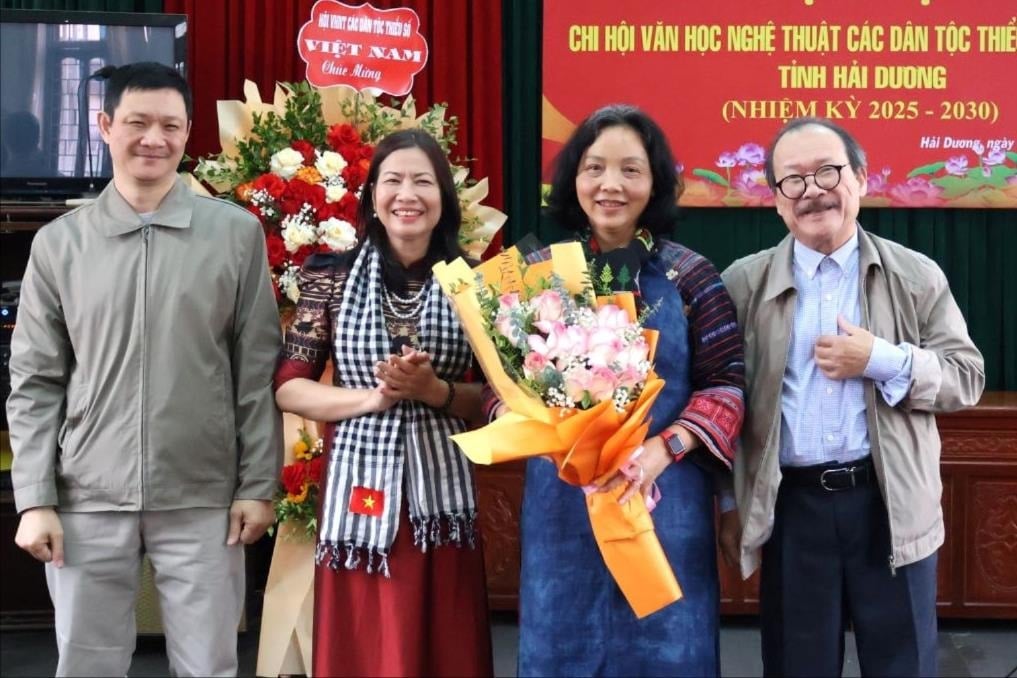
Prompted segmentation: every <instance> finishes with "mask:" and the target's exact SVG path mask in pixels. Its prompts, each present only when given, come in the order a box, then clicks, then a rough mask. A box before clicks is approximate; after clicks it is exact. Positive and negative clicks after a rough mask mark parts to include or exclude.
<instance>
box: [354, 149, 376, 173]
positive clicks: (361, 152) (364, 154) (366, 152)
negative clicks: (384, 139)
mask: <svg viewBox="0 0 1017 678" xmlns="http://www.w3.org/2000/svg"><path fill="white" fill-rule="evenodd" d="M357 155H358V156H359V158H360V159H361V160H366V161H367V164H366V165H364V169H365V170H366V169H367V167H368V166H369V165H370V164H371V158H373V157H374V146H371V145H370V144H361V146H360V148H358V149H357ZM362 164H363V163H362Z"/></svg>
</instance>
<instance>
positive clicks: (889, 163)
mask: <svg viewBox="0 0 1017 678" xmlns="http://www.w3.org/2000/svg"><path fill="white" fill-rule="evenodd" d="M873 7H874V4H873V3H846V2H833V1H832V0H776V1H774V2H759V1H758V0H728V1H727V2H723V3H709V2H707V3H698V2H666V3H665V2H639V3H619V2H618V1H617V0H584V1H583V2H574V1H573V0H544V27H543V30H544V36H543V64H544V66H543V69H544V81H543V90H544V100H543V163H544V176H545V179H546V178H547V177H549V176H550V172H549V166H550V163H551V161H552V160H553V158H554V156H555V154H556V153H557V152H558V150H559V149H560V148H561V144H562V143H563V142H564V140H565V139H566V138H568V135H569V133H570V132H571V131H572V130H573V129H574V128H575V125H576V124H578V123H579V122H580V121H581V120H582V119H583V118H584V117H586V115H588V114H589V113H590V112H592V111H593V110H595V109H597V108H599V107H600V106H603V105H605V104H608V103H613V102H626V103H631V104H635V105H637V106H639V107H641V108H642V109H644V110H645V111H646V112H647V113H649V114H650V115H651V116H652V117H653V118H654V119H655V120H656V121H657V122H658V123H660V125H661V126H662V127H663V128H664V131H665V132H666V133H667V135H668V138H669V139H670V141H671V144H672V148H673V150H674V152H675V155H676V157H677V159H678V161H679V165H680V169H681V172H682V176H683V179H684V181H685V183H686V186H687V189H686V192H685V194H684V195H683V196H682V200H681V203H682V204H684V205H694V206H716V207H724V206H743V205H768V204H772V203H773V197H772V193H771V191H770V190H769V188H768V187H767V186H766V181H765V178H764V176H763V159H764V153H765V147H766V146H767V145H768V144H769V143H770V140H771V139H772V137H773V135H774V134H775V133H776V131H777V130H778V129H779V128H780V126H781V125H782V124H783V123H784V122H786V121H787V120H788V119H790V118H794V117H800V116H805V115H815V116H820V117H825V118H831V119H833V120H834V121H836V122H838V123H839V124H841V125H843V126H844V127H845V128H846V129H848V130H849V131H850V132H851V133H852V134H854V135H855V137H856V138H857V139H858V140H859V142H860V143H861V145H862V147H863V148H864V149H865V150H866V152H867V153H868V170H869V185H868V196H867V197H866V198H865V199H864V200H863V204H865V205H867V206H891V205H892V206H900V207H929V206H935V207H1009V208H1013V207H1017V143H1015V139H1017V84H1015V83H1017V77H1015V75H1014V74H1015V72H1017V59H1015V58H1014V57H1015V55H1017V17H1015V14H1014V9H1015V6H1014V5H1013V3H1011V2H977V1H973V0H893V1H892V2H883V3H880V4H879V5H878V11H875V12H874V11H873Z"/></svg>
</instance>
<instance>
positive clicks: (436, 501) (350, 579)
mask: <svg viewBox="0 0 1017 678" xmlns="http://www.w3.org/2000/svg"><path fill="white" fill-rule="evenodd" d="M358 221H359V224H358V225H359V227H360V231H361V232H363V233H364V234H365V235H366V238H365V241H364V243H363V245H362V246H361V247H360V248H358V249H357V250H355V251H353V252H351V253H348V254H344V255H327V256H326V255H316V256H315V257H312V258H311V259H309V260H308V262H307V263H306V264H305V265H304V269H303V271H302V272H301V284H300V300H299V302H298V304H297V310H296V314H295V316H294V319H293V323H292V325H291V326H290V329H289V331H288V332H287V335H286V345H285V348H284V355H283V356H282V360H281V362H280V365H279V368H278V370H277V373H276V388H277V391H276V400H277V402H278V404H279V407H280V408H281V409H283V410H285V411H288V412H295V413H297V414H300V415H302V416H304V417H307V418H309V419H315V420H319V421H327V422H334V423H335V426H334V433H333V434H332V435H331V436H330V437H331V440H330V442H331V445H330V450H331V451H330V455H329V464H328V472H327V479H326V483H325V486H324V499H323V502H322V507H321V515H320V520H319V533H318V545H317V549H316V553H315V560H316V563H317V567H316V569H315V573H316V574H315V601H314V603H315V610H314V643H313V653H314V659H313V673H314V675H318V676H339V675H373V676H381V675H403V676H408V675H491V674H492V673H493V667H492V663H491V645H490V635H489V629H488V619H487V597H486V589H485V579H484V561H483V553H482V551H481V549H480V548H478V546H479V535H478V534H477V527H476V494H475V489H474V481H473V472H472V468H471V467H470V465H469V462H468V461H466V459H465V457H463V456H462V455H461V454H460V453H459V452H458V450H457V449H456V448H455V446H454V445H453V443H452V442H451V440H450V439H449V436H450V435H452V434H455V433H459V432H462V431H464V430H465V429H466V422H467V421H469V420H471V419H476V418H477V417H478V416H479V413H480V393H479V387H478V386H477V385H476V384H467V383H464V382H463V376H464V374H465V373H466V371H467V369H468V368H469V367H470V365H471V362H472V353H471V351H470V347H469V345H468V343H467V341H466V338H465V337H464V335H463V333H462V331H461V329H460V327H459V323H458V321H457V319H456V316H455V313H454V312H453V310H452V308H451V307H450V305H449V304H448V302H447V301H446V300H445V297H444V296H443V295H442V292H441V290H440V288H439V286H438V284H437V283H436V282H434V281H433V279H432V277H431V266H432V265H433V264H434V263H436V262H437V261H439V260H451V259H454V258H456V257H458V256H462V252H461V250H460V248H459V244H458V239H457V236H458V231H459V225H460V221H461V213H460V209H459V202H458V199H457V196H456V191H455V185H454V182H453V179H452V174H451V171H450V168H449V164H448V161H447V160H446V158H445V155H444V153H443V152H442V150H441V147H440V146H439V145H438V143H437V142H436V141H435V140H434V139H433V138H432V137H430V136H429V135H428V134H426V133H425V132H423V131H421V130H418V129H412V130H403V131H400V132H395V133H393V134H391V135H389V136H388V137H386V138H384V139H383V140H382V141H381V142H380V143H379V144H378V146H377V148H376V149H375V152H374V157H373V160H372V162H371V166H370V169H369V170H368V175H367V179H366V181H365V184H364V189H363V194H362V197H361V203H360V207H359V212H358ZM329 357H331V359H332V361H333V365H334V371H333V378H332V382H333V383H332V385H326V384H321V383H319V382H318V378H319V377H320V376H321V374H322V372H323V370H324V367H325V363H326V361H327V359H328V358H329Z"/></svg>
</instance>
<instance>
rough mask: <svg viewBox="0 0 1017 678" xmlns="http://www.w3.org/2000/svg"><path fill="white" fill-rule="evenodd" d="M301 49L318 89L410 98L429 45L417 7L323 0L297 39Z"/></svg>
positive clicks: (425, 59) (310, 79)
mask: <svg viewBox="0 0 1017 678" xmlns="http://www.w3.org/2000/svg"><path fill="white" fill-rule="evenodd" d="M297 51H298V52H299V53H300V58H302V59H303V60H304V61H305V62H306V63H307V80H308V82H310V83H311V84H312V85H314V86H315V87H329V86H331V85H349V86H350V87H353V88H355V89H357V90H364V89H368V88H371V89H374V90H378V91H380V92H388V93H389V94H392V95H394V96H404V95H406V94H409V91H410V89H412V87H413V78H414V76H416V74H417V73H419V72H420V71H421V70H422V69H423V68H424V64H426V63H427V41H426V40H424V36H423V35H421V34H420V17H418V16H417V13H416V12H414V11H413V10H412V9H402V8H400V9H375V8H374V7H372V6H371V5H370V4H367V3H365V4H363V5H357V6H352V5H347V4H345V3H342V2H335V0H318V2H316V3H314V7H312V8H311V20H310V21H308V22H307V23H306V24H304V25H303V26H302V27H301V29H300V33H299V34H298V35H297Z"/></svg>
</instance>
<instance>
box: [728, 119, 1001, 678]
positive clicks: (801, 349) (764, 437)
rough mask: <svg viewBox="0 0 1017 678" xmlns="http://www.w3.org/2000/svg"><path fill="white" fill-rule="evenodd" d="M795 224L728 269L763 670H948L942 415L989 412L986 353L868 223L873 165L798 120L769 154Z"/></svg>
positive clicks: (906, 258)
mask: <svg viewBox="0 0 1017 678" xmlns="http://www.w3.org/2000/svg"><path fill="white" fill-rule="evenodd" d="M766 167H767V179H768V181H769V183H770V186H771V188H773V189H774V197H775V201H776V205H777V211H778V213H779V214H780V215H781V217H782V218H783V219H784V222H785V224H786V225H787V227H788V230H789V231H790V234H789V235H788V237H786V238H785V239H784V240H783V241H782V242H781V243H780V244H779V245H778V246H777V247H774V248H772V249H769V250H765V251H763V252H759V253H758V254H755V255H751V256H749V257H746V258H744V259H741V260H739V261H736V262H735V263H734V264H732V265H731V266H730V267H729V268H728V270H727V271H725V272H724V276H723V277H724V282H725V284H726V285H727V287H728V290H729V291H730V293H731V298H732V299H733V300H734V302H735V305H736V306H737V309H738V321H739V325H740V326H741V327H742V329H743V332H744V335H745V363H746V364H745V367H746V370H745V371H746V379H747V382H748V388H747V414H746V419H745V425H744V427H743V429H742V439H741V445H742V448H741V450H740V452H739V454H737V455H736V456H735V491H736V496H737V499H738V509H739V512H740V520H741V525H742V538H741V566H742V574H743V576H745V577H748V576H749V575H750V574H751V573H752V572H753V571H754V570H755V569H756V567H758V565H759V563H760V555H762V568H763V569H762V579H761V591H760V603H761V623H762V633H763V638H762V640H763V665H764V670H765V673H766V674H767V675H788V676H805V675H808V676H819V675H840V672H841V668H842V664H843V648H844V629H845V623H846V620H850V621H851V623H852V626H853V628H854V630H855V637H856V640H857V645H858V655H859V659H860V662H861V669H862V673H863V674H878V675H921V676H929V675H936V609H935V608H936V551H937V549H938V548H939V547H940V545H942V543H943V514H942V510H941V508H940V493H941V490H942V485H941V481H940V475H939V452H940V441H939V435H938V432H937V430H936V421H935V413H937V412H946V411H951V410H955V409H958V408H961V407H965V406H968V405H972V404H974V403H975V402H977V400H978V398H979V396H980V395H981V392H982V388H983V385H984V381H985V379H984V370H983V364H982V356H981V354H980V353H979V352H978V349H977V348H975V346H974V344H973V343H972V341H971V339H970V338H969V337H968V334H967V329H966V325H965V322H964V317H963V316H962V315H961V312H960V310H959V309H958V308H957V304H956V303H955V301H954V299H953V296H952V295H951V294H950V289H949V287H948V285H947V282H946V278H945V276H944V275H943V272H942V271H941V270H940V269H939V267H938V266H936V264H935V263H934V262H932V261H931V260H929V259H928V258H927V257H925V256H923V255H921V254H919V253H917V252H914V251H912V250H909V249H907V248H905V247H902V246H900V245H898V244H896V243H893V242H890V241H887V240H884V239H882V238H878V237H876V236H874V235H871V234H868V233H866V232H865V231H863V230H862V229H861V227H860V226H859V225H858V223H857V216H858V210H859V203H860V200H861V197H862V196H863V195H865V191H866V179H867V176H866V165H865V154H864V151H863V150H862V149H861V147H860V146H859V144H858V143H857V141H856V140H855V139H854V138H853V137H852V136H851V135H850V134H849V133H848V132H847V131H846V130H844V129H843V128H841V127H839V126H838V125H836V124H834V123H832V122H830V121H828V120H823V119H816V118H802V119H797V120H792V121H791V122H789V123H788V124H787V125H785V127H784V128H783V129H782V130H781V131H780V132H779V133H778V134H777V136H776V138H775V140H774V142H773V144H772V145H771V147H770V152H769V153H768V156H767V166H766Z"/></svg>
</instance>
